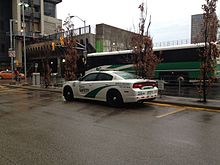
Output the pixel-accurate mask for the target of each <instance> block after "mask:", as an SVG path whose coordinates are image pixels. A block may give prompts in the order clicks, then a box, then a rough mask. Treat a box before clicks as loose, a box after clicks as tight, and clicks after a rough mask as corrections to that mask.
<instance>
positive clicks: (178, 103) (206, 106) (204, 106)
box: [153, 100, 220, 111]
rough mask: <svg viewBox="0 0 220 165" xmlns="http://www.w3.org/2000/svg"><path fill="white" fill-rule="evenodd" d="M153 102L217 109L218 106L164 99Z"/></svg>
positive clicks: (219, 108)
mask: <svg viewBox="0 0 220 165" xmlns="http://www.w3.org/2000/svg"><path fill="white" fill-rule="evenodd" d="M153 102H154V103H161V104H171V105H177V106H188V107H195V108H205V109H212V110H219V111H220V107H217V106H210V105H204V103H200V104H191V103H181V102H172V101H165V100H163V101H162V100H161V101H160V100H154V101H153Z"/></svg>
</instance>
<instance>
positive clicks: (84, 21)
mask: <svg viewBox="0 0 220 165" xmlns="http://www.w3.org/2000/svg"><path fill="white" fill-rule="evenodd" d="M74 17H76V18H78V19H79V20H81V21H82V22H83V23H84V40H85V48H84V49H85V55H86V53H87V44H86V20H83V19H81V18H80V17H78V16H76V15H72V16H70V19H71V18H74Z"/></svg>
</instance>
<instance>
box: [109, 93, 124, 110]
mask: <svg viewBox="0 0 220 165" xmlns="http://www.w3.org/2000/svg"><path fill="white" fill-rule="evenodd" d="M107 103H108V105H110V106H112V107H120V106H121V105H122V104H123V99H122V96H121V94H120V92H119V91H117V90H111V91H109V92H108V93H107Z"/></svg>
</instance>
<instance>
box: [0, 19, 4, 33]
mask: <svg viewBox="0 0 220 165" xmlns="http://www.w3.org/2000/svg"><path fill="white" fill-rule="evenodd" d="M0 31H4V21H0Z"/></svg>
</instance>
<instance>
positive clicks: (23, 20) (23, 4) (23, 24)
mask: <svg viewBox="0 0 220 165" xmlns="http://www.w3.org/2000/svg"><path fill="white" fill-rule="evenodd" d="M18 5H19V6H21V7H22V28H23V37H24V44H23V46H24V77H25V82H27V63H26V60H27V57H26V42H25V28H26V26H25V19H24V8H25V7H28V6H29V5H28V4H27V3H25V2H20V3H18Z"/></svg>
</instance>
